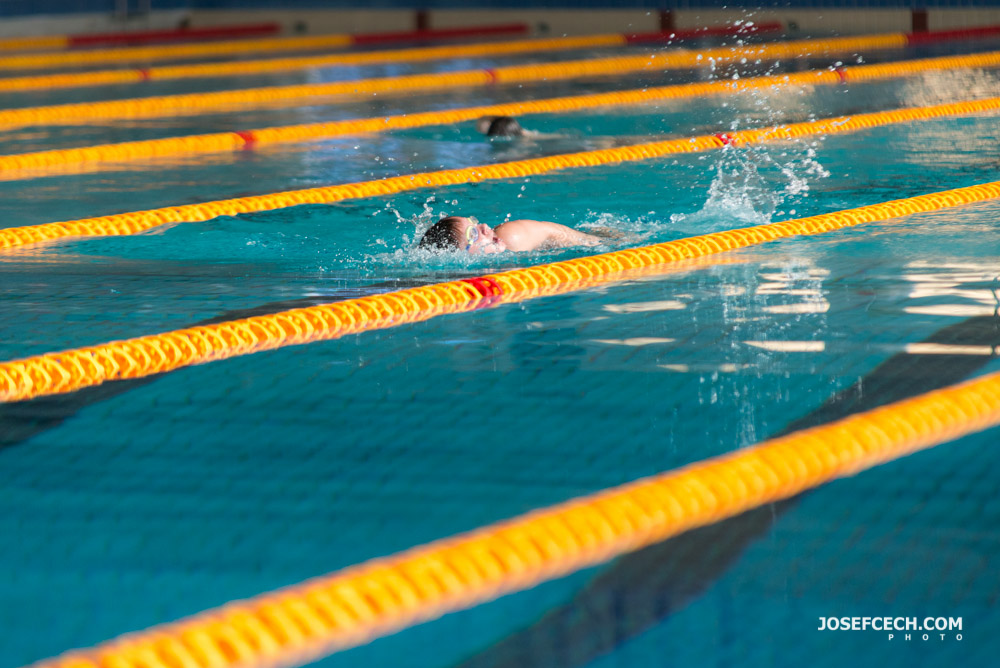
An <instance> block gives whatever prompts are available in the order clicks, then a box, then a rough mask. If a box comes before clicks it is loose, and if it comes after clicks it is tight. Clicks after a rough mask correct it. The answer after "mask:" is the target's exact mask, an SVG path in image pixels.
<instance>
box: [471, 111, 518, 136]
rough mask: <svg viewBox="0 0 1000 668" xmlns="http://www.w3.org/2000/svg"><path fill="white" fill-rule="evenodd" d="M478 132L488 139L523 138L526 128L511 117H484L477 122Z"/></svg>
mask: <svg viewBox="0 0 1000 668" xmlns="http://www.w3.org/2000/svg"><path fill="white" fill-rule="evenodd" d="M476 130H477V131H479V132H481V133H483V134H484V135H486V136H487V137H521V136H523V135H524V128H522V127H521V124H520V123H518V122H517V119H516V118H511V117H510V116H483V117H482V118H480V119H478V120H477V121H476Z"/></svg>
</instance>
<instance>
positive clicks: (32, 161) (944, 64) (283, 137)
mask: <svg viewBox="0 0 1000 668" xmlns="http://www.w3.org/2000/svg"><path fill="white" fill-rule="evenodd" d="M997 66H1000V51H998V52H993V53H987V54H977V55H973V56H945V57H942V58H928V59H924V60H916V61H909V62H905V63H892V64H889V65H861V66H858V67H850V68H840V69H838V70H836V71H831V70H812V71H809V72H797V73H790V74H777V75H769V76H761V77H748V78H745V79H739V80H735V81H732V80H725V81H709V82H704V83H691V84H680V85H673V86H660V87H656V88H643V89H635V90H626V91H618V92H612V93H596V94H589V95H574V96H569V97H557V98H549V99H542V100H531V101H526V102H510V103H506V104H497V105H488V106H482V107H468V108H463V109H448V110H441V111H427V112H419V113H413V114H401V115H398V116H382V117H377V118H360V119H351V120H344V121H330V122H326V123H308V124H302V125H288V126H280V127H271V128H258V129H255V130H244V131H230V132H216V133H211V134H202V135H188V136H182V137H166V138H163V139H148V140H142V141H133V142H123V143H118V144H98V145H95V146H87V147H80V148H68V149H53V150H49V151H36V152H33V153H21V154H15V155H6V156H0V178H8V179H11V178H18V175H17V174H11V172H19V171H24V170H45V171H47V172H51V173H60V174H65V173H72V172H73V171H75V170H74V169H73V166H76V165H82V166H86V168H91V167H93V166H95V165H97V164H98V163H102V162H125V161H130V160H142V159H147V158H153V157H157V158H159V157H167V156H177V155H196V154H206V153H217V152H224V151H233V150H238V149H243V148H249V147H253V146H260V145H266V144H278V143H293V142H305V141H315V140H321V139H329V138H332V137H339V136H343V135H354V134H361V133H369V132H382V131H385V130H393V129H399V128H413V127H422V126H427V125H443V124H449V123H460V122H462V121H467V120H471V119H475V118H479V117H481V116H486V115H495V116H515V115H522V114H543V113H558V112H567V111H578V110H581V109H588V108H594V107H610V106H619V105H636V104H643V103H649V102H656V101H661V100H676V99H682V98H688V97H701V96H708V95H726V94H736V93H740V92H742V91H746V90H759V89H772V88H775V87H778V86H816V85H831V84H838V83H842V82H844V81H868V80H871V79H876V78H894V77H904V76H911V75H913V74H916V73H920V72H926V71H930V70H943V69H957V68H968V67H997ZM81 171H82V170H81ZM31 175H32V176H37V173H35V172H32V174H31ZM21 178H23V176H22V177H21Z"/></svg>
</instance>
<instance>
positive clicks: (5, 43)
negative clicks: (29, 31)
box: [0, 35, 70, 51]
mask: <svg viewBox="0 0 1000 668" xmlns="http://www.w3.org/2000/svg"><path fill="white" fill-rule="evenodd" d="M69 44H70V39H69V36H67V35H42V36H38V37H7V38H4V39H2V40H0V51H22V50H24V51H27V50H35V49H53V50H56V49H66V48H69Z"/></svg>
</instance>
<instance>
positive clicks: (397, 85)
mask: <svg viewBox="0 0 1000 668" xmlns="http://www.w3.org/2000/svg"><path fill="white" fill-rule="evenodd" d="M620 37H621V36H620V35H618V36H615V35H613V36H610V38H611V40H612V41H613V40H616V39H619V38H620ZM566 39H577V38H566ZM581 39H582V38H581ZM586 39H594V38H586ZM578 43H579V42H578ZM901 45H902V42H901V40H900V39H898V38H897V37H895V36H892V35H889V36H879V35H876V36H873V37H844V38H836V39H822V40H801V41H796V42H782V43H775V44H763V45H758V46H747V47H732V48H722V49H708V50H705V51H700V52H697V51H686V50H673V51H668V52H663V53H652V54H643V55H639V56H617V57H612V58H597V59H588V60H577V61H566V62H559V63H543V64H535V65H519V66H508V67H500V68H495V69H484V70H465V71H461V72H443V73H437V74H416V75H409V76H401V77H386V78H380V79H361V80H357V81H342V82H332V83H325V84H302V85H294V86H269V87H264V88H250V89H243V90H233V91H217V92H212V93H189V94H184V95H166V96H156V97H146V98H132V99H125V100H109V101H104V102H86V103H78V104H64V105H55V106H48V107H28V108H22V109H9V110H4V111H0V126H6V125H26V124H36V125H37V124H44V123H59V122H80V121H84V120H93V119H102V118H148V117H151V116H165V115H171V114H177V113H185V114H192V113H199V112H201V113H204V112H206V111H209V110H212V111H217V110H219V109H220V108H223V109H230V108H233V107H246V106H259V105H266V104H273V103H275V102H282V101H284V102H287V101H291V100H303V99H307V98H311V97H317V96H329V95H350V94H370V93H381V92H388V91H413V90H433V89H440V88H456V87H467V86H485V85H488V84H506V83H518V82H526V81H549V80H559V79H573V78H578V77H589V76H608V75H612V74H622V73H625V72H641V71H648V70H663V69H669V68H685V67H698V66H701V65H708V64H710V63H715V64H719V63H726V62H734V61H740V60H743V59H751V58H753V59H762V58H767V59H779V60H781V59H789V58H798V57H803V56H806V55H817V56H818V55H823V54H831V53H845V52H846V53H856V52H857V51H859V50H862V49H891V48H897V47H899V46H901ZM441 48H445V47H441ZM124 74H125V75H128V76H131V75H129V74H128V73H127V72H126V73H124ZM57 76H63V75H57ZM14 81H15V80H12V79H5V80H4V81H3V85H4V86H7V87H10V86H13V85H14V83H13V82H14Z"/></svg>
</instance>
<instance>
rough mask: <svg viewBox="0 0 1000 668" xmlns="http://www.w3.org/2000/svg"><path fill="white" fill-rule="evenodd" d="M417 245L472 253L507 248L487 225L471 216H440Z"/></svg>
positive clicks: (501, 250)
mask: <svg viewBox="0 0 1000 668" xmlns="http://www.w3.org/2000/svg"><path fill="white" fill-rule="evenodd" d="M419 247H420V248H425V249H427V250H464V251H466V252H468V253H473V254H476V253H484V254H490V253H500V252H503V251H505V250H507V245H506V244H505V243H504V242H503V241H502V240H501V239H500V238H499V237H498V236H497V235H496V232H494V231H493V229H492V228H491V227H490V226H489V225H486V224H485V223H480V222H479V221H478V220H476V219H475V218H474V217H471V216H470V217H468V218H466V217H464V216H448V217H447V218H442V219H441V220H439V221H438V222H436V223H434V224H433V225H431V227H430V229H428V230H427V231H426V232H425V233H424V236H423V238H422V239H421V240H420V246H419Z"/></svg>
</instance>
